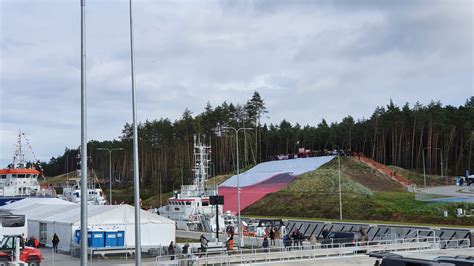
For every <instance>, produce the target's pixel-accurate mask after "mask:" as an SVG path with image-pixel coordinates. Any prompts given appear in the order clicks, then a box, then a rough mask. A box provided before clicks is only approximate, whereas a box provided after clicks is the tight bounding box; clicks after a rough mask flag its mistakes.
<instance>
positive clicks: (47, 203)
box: [0, 198, 174, 226]
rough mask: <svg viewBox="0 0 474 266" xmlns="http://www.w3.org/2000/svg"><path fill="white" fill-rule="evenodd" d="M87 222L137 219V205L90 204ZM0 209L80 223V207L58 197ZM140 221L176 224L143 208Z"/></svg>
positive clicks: (39, 218) (116, 222)
mask: <svg viewBox="0 0 474 266" xmlns="http://www.w3.org/2000/svg"><path fill="white" fill-rule="evenodd" d="M87 208H88V224H89V225H90V226H98V225H121V224H133V223H135V208H134V207H133V206H130V205H127V204H122V205H88V206H87ZM0 210H1V211H10V212H12V213H14V214H24V215H26V217H27V219H28V220H35V221H41V222H56V223H66V224H74V225H78V226H79V225H80V221H81V207H80V205H79V204H75V203H71V202H68V201H64V200H61V199H55V198H26V199H23V200H20V201H17V202H14V203H11V204H8V205H5V206H2V207H0ZM140 221H141V223H142V224H144V223H154V224H174V221H173V220H170V219H168V218H165V217H163V216H159V215H156V214H154V213H151V212H147V211H144V210H141V212H140Z"/></svg>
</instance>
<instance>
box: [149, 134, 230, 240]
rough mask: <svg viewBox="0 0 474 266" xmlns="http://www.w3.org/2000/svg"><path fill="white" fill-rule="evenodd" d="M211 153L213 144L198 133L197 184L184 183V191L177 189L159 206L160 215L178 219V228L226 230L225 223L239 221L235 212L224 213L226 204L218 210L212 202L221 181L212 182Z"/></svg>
mask: <svg viewBox="0 0 474 266" xmlns="http://www.w3.org/2000/svg"><path fill="white" fill-rule="evenodd" d="M210 154H211V147H210V146H207V145H204V144H203V143H201V140H200V138H198V137H197V136H194V167H193V184H191V185H183V186H181V191H180V192H178V191H175V193H174V196H173V197H171V198H169V199H168V205H165V206H162V207H160V208H158V210H156V212H157V213H158V214H159V215H162V216H164V217H167V218H169V219H172V220H175V221H176V226H177V228H178V229H182V230H193V231H208V232H215V231H216V230H219V231H224V230H225V225H228V224H229V223H234V222H235V216H233V215H231V214H230V213H224V212H223V206H222V205H218V207H217V214H216V207H215V205H211V204H210V197H212V196H217V195H218V192H219V191H218V186H217V185H215V184H209V182H208V178H209V165H210V162H211V160H210ZM216 215H217V216H218V217H216ZM216 219H217V221H218V222H216ZM217 224H219V226H216V225H217Z"/></svg>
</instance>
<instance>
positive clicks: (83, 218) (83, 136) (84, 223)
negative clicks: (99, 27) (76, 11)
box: [81, 0, 88, 266]
mask: <svg viewBox="0 0 474 266" xmlns="http://www.w3.org/2000/svg"><path fill="white" fill-rule="evenodd" d="M85 9H86V1H85V0H81V266H86V265H87V194H88V193H87V174H88V173H87V94H86V62H85V61H86V38H85V28H86V18H85V15H86V13H85Z"/></svg>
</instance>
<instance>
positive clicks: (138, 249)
mask: <svg viewBox="0 0 474 266" xmlns="http://www.w3.org/2000/svg"><path fill="white" fill-rule="evenodd" d="M129 5H130V69H131V76H132V109H133V183H134V197H135V265H137V266H140V265H141V261H142V254H141V232H140V231H141V230H140V225H141V224H140V209H141V208H140V177H139V173H138V132H137V106H136V97H135V76H134V75H135V73H134V72H135V66H134V55H133V19H132V0H130V1H129Z"/></svg>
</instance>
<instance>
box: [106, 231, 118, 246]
mask: <svg viewBox="0 0 474 266" xmlns="http://www.w3.org/2000/svg"><path fill="white" fill-rule="evenodd" d="M117 233H118V232H117V231H114V230H110V231H106V232H105V246H106V247H116V246H117Z"/></svg>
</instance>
